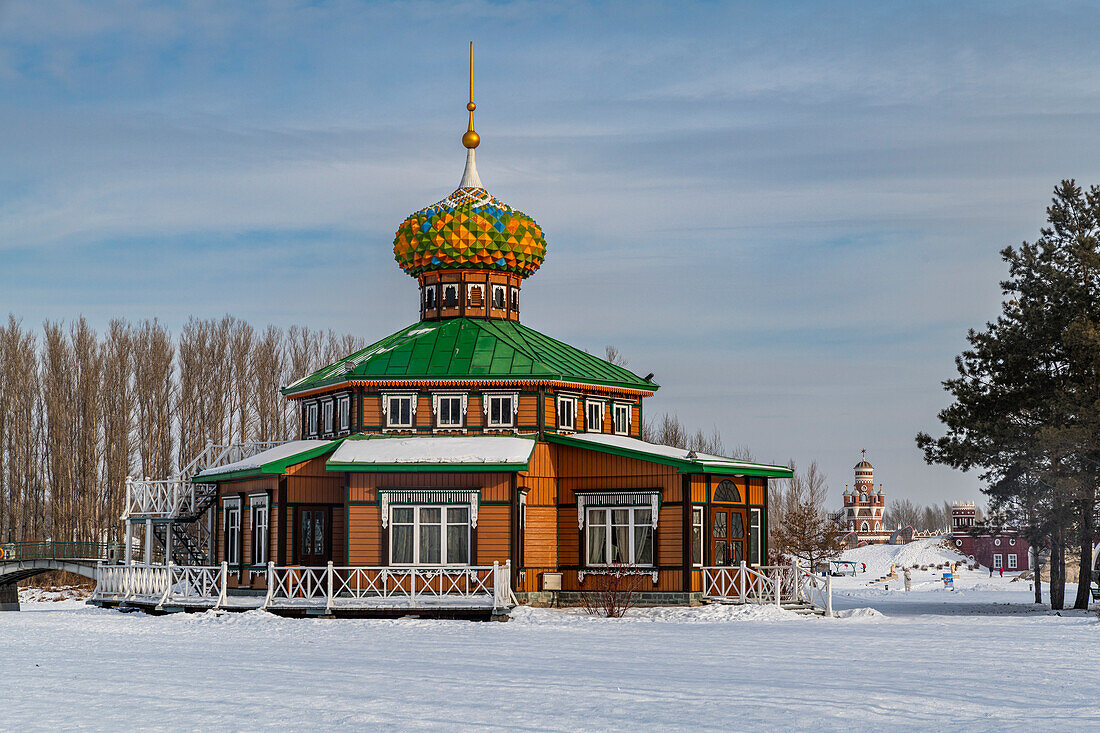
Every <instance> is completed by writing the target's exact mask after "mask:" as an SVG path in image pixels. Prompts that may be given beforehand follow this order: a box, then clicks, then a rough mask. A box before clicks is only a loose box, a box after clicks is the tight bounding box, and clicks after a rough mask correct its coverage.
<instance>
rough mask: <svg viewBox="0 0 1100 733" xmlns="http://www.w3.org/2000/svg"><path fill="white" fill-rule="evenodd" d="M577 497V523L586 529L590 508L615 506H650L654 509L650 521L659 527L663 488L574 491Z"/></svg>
mask: <svg viewBox="0 0 1100 733" xmlns="http://www.w3.org/2000/svg"><path fill="white" fill-rule="evenodd" d="M573 494H574V495H575V496H576V497H577V525H578V528H579V529H582V530H583V529H584V522H585V517H586V515H587V514H588V512H587V510H588V509H589V508H596V507H605V506H606V507H614V506H649V507H650V508H651V509H652V510H653V516H652V517H651V519H650V522H651V523H652V524H653V529H657V515H658V514H659V513H660V509H661V490H660V489H649V490H646V491H574V492H573Z"/></svg>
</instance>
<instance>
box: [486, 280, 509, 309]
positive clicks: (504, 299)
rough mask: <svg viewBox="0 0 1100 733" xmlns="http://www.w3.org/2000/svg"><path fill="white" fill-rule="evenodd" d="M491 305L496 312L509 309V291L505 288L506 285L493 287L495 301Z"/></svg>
mask: <svg viewBox="0 0 1100 733" xmlns="http://www.w3.org/2000/svg"><path fill="white" fill-rule="evenodd" d="M497 293H500V305H497ZM489 305H490V306H491V307H492V308H493V309H494V310H498V311H502V310H507V309H508V291H507V287H506V286H504V285H494V286H493V300H492V301H491V302H490V303H489Z"/></svg>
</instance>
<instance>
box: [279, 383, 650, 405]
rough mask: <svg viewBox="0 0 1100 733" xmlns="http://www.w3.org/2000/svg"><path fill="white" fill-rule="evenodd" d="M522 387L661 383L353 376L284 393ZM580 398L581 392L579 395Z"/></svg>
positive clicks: (614, 391)
mask: <svg viewBox="0 0 1100 733" xmlns="http://www.w3.org/2000/svg"><path fill="white" fill-rule="evenodd" d="M515 386H519V387H524V386H530V387H535V388H537V387H552V388H554V389H569V390H596V391H600V392H605V393H607V394H608V395H609V396H611V397H614V396H615V395H620V396H622V395H627V396H631V397H649V396H652V395H653V393H654V392H656V391H657V389H658V385H656V384H655V385H653V389H634V388H631V387H616V386H614V385H608V384H599V383H596V382H565V381H561V380H557V379H516V378H511V379H510V378H507V377H505V378H502V379H449V378H445V377H444V378H440V379H394V380H389V379H349V380H346V381H343V382H335V383H333V384H327V385H324V386H322V387H315V388H313V389H309V390H303V391H301V392H298V393H294V392H289V391H287V392H284V395H285V396H286V398H287V399H291V400H302V399H306V398H308V397H314V396H316V395H320V394H324V393H326V392H333V391H337V390H340V389H343V388H346V387H377V388H380V389H387V388H392V389H407V388H423V387H428V388H430V389H462V388H484V387H488V388H489V389H495V390H507V389H509V388H512V387H515ZM284 389H285V390H290V389H292V388H291V387H286V388H284ZM576 396H577V397H579V396H580V395H579V394H578V395H576Z"/></svg>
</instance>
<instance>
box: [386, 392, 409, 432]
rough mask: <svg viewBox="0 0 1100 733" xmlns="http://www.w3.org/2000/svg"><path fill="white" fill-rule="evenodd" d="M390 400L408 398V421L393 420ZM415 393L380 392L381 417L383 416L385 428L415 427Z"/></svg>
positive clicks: (402, 428) (403, 428)
mask: <svg viewBox="0 0 1100 733" xmlns="http://www.w3.org/2000/svg"><path fill="white" fill-rule="evenodd" d="M390 400H409V422H408V423H401V422H395V421H394V419H393V415H394V411H393V406H392V405H391V404H390ZM416 403H417V399H416V393H414V392H384V393H382V417H384V418H385V422H386V429H387V430H412V429H413V428H415V427H416Z"/></svg>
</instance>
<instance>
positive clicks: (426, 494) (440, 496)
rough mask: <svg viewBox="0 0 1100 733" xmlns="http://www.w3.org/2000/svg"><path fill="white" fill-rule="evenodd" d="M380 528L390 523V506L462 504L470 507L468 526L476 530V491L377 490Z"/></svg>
mask: <svg viewBox="0 0 1100 733" xmlns="http://www.w3.org/2000/svg"><path fill="white" fill-rule="evenodd" d="M378 504H379V506H380V507H381V509H382V527H383V528H385V527H386V526H387V525H389V522H390V505H391V504H464V505H467V506H469V507H470V526H471V527H473V528H474V529H477V509H478V507H479V506H480V505H481V491H480V490H478V489H379V490H378Z"/></svg>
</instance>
